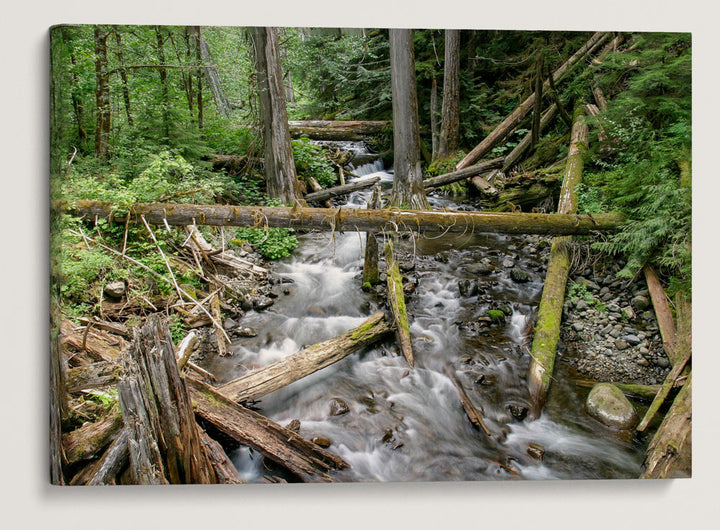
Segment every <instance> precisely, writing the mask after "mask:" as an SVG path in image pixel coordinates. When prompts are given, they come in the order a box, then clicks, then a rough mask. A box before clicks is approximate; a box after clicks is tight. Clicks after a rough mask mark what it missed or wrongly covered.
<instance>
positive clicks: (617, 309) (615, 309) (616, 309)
mask: <svg viewBox="0 0 720 530" xmlns="http://www.w3.org/2000/svg"><path fill="white" fill-rule="evenodd" d="M607 310H608V311H610V312H611V313H620V306H619V305H617V304H615V303H612V304H608V305H607Z"/></svg>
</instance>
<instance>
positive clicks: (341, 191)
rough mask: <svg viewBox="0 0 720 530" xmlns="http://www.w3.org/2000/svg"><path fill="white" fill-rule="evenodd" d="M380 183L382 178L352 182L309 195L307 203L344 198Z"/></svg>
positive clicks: (306, 198) (306, 197)
mask: <svg viewBox="0 0 720 530" xmlns="http://www.w3.org/2000/svg"><path fill="white" fill-rule="evenodd" d="M378 182H380V177H372V178H369V179H363V180H359V181H355V182H351V183H350V184H345V185H344V186H335V187H333V188H327V189H324V190H321V191H316V192H313V193H308V194H307V195H305V200H306V201H307V202H322V201H324V200H327V199H331V198H334V197H342V196H343V195H347V194H348V193H352V192H353V191H357V190H364V189H365V188H371V187H373V186H374V185H375V184H377V183H378Z"/></svg>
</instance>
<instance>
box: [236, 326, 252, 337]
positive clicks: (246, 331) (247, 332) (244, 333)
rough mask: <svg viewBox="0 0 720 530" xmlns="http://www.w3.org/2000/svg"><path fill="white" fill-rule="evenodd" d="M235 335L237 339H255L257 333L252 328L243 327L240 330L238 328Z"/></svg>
mask: <svg viewBox="0 0 720 530" xmlns="http://www.w3.org/2000/svg"><path fill="white" fill-rule="evenodd" d="M235 334H236V335H237V336H238V337H257V332H256V331H255V330H254V329H253V328H249V327H247V326H244V327H242V328H238V329H237V330H236V331H235Z"/></svg>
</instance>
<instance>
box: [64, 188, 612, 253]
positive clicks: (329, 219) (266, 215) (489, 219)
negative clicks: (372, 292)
mask: <svg viewBox="0 0 720 530" xmlns="http://www.w3.org/2000/svg"><path fill="white" fill-rule="evenodd" d="M54 204H55V206H56V207H58V208H60V209H62V210H64V211H66V212H68V213H71V214H73V215H76V216H81V217H87V218H90V219H95V218H96V217H97V218H109V219H112V220H118V221H120V222H125V218H126V214H125V213H119V212H113V205H112V203H107V202H98V201H72V202H60V203H57V202H56V203H54ZM128 210H129V212H130V215H131V217H132V218H134V217H136V216H138V217H139V216H140V215H144V216H145V218H146V219H147V221H148V222H150V223H153V224H164V223H165V222H167V223H168V224H170V225H183V226H187V225H191V224H205V225H212V226H248V227H265V226H267V227H286V228H296V229H307V230H310V229H315V230H336V231H340V232H342V231H344V230H349V231H361V232H367V231H375V232H378V231H390V232H397V231H399V230H412V231H436V232H437V231H439V232H444V231H447V232H455V233H457V232H464V233H470V232H495V233H503V234H540V235H571V234H574V235H587V234H590V233H593V232H612V231H615V230H617V229H618V228H619V227H620V226H621V225H622V223H623V220H624V218H623V216H622V215H620V214H617V213H607V214H595V215H593V216H589V215H575V214H572V215H567V214H566V215H563V214H540V213H506V212H454V211H422V210H400V209H383V210H363V209H358V208H303V207H299V206H296V207H293V208H285V207H270V206H226V205H193V204H155V203H137V204H134V205H131V206H129V208H128ZM215 257H216V256H213V258H215Z"/></svg>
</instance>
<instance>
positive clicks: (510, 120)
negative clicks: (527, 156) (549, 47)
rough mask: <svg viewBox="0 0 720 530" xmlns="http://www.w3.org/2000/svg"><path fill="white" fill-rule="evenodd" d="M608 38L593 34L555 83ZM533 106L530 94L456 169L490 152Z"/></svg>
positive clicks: (569, 61) (555, 77)
mask: <svg viewBox="0 0 720 530" xmlns="http://www.w3.org/2000/svg"><path fill="white" fill-rule="evenodd" d="M607 38H608V34H607V33H602V32H598V33H595V34H594V35H593V36H592V37H591V38H590V40H588V42H587V43H586V44H585V46H583V47H582V48H580V49H579V50H578V51H577V52H575V54H573V56H572V57H570V58H569V59H568V60H567V61H566V62H565V63H564V64H563V65H562V66H560V67H559V68H558V69H557V70H555V73H554V74H553V79H554V81H555V82H556V83H557V82H559V81H560V80H561V79H563V78H564V77H565V76H566V75H567V74H568V73H569V72H570V70H571V68H572V67H573V66H574V65H576V64H577V63H578V62H579V61H580V59H581V58H583V57H585V56H586V55H589V54H591V53H593V51H594V50H595V49H597V47H598V46H600V44H602V43H603V41H605V40H606V39H607ZM534 104H535V93H532V94H531V95H530V96H528V98H527V99H526V100H525V101H523V102H522V103H521V104H520V105H519V106H518V107H517V108H516V109H515V110H514V111H512V113H510V115H509V116H508V117H507V118H505V120H503V121H502V123H500V125H498V126H497V127H496V128H495V129H494V130H493V131H492V132H491V133H490V134H488V135H487V136H486V137H485V139H483V141H482V142H480V143H479V144H478V145H477V146H476V147H475V148H474V149H473V150H472V151H470V152H469V153H468V154H467V156H466V157H465V158H463V159H462V160H461V161H460V163H459V164H458V165H457V169H463V168H465V167H467V166H469V165H470V164H472V163H473V162H475V161H476V160H478V159H480V158H481V157H482V156H483V155H485V153H487V152H488V151H490V149H492V148H493V147H494V146H495V144H497V143H498V142H499V141H500V140H502V139H503V138H504V137H505V136H506V135H507V134H509V133H510V131H512V129H513V128H514V127H515V126H516V125H517V124H518V123H520V121H521V120H522V119H523V118H524V117H525V115H526V114H527V113H528V112H529V111H530V109H531V108H533V105H534Z"/></svg>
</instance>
